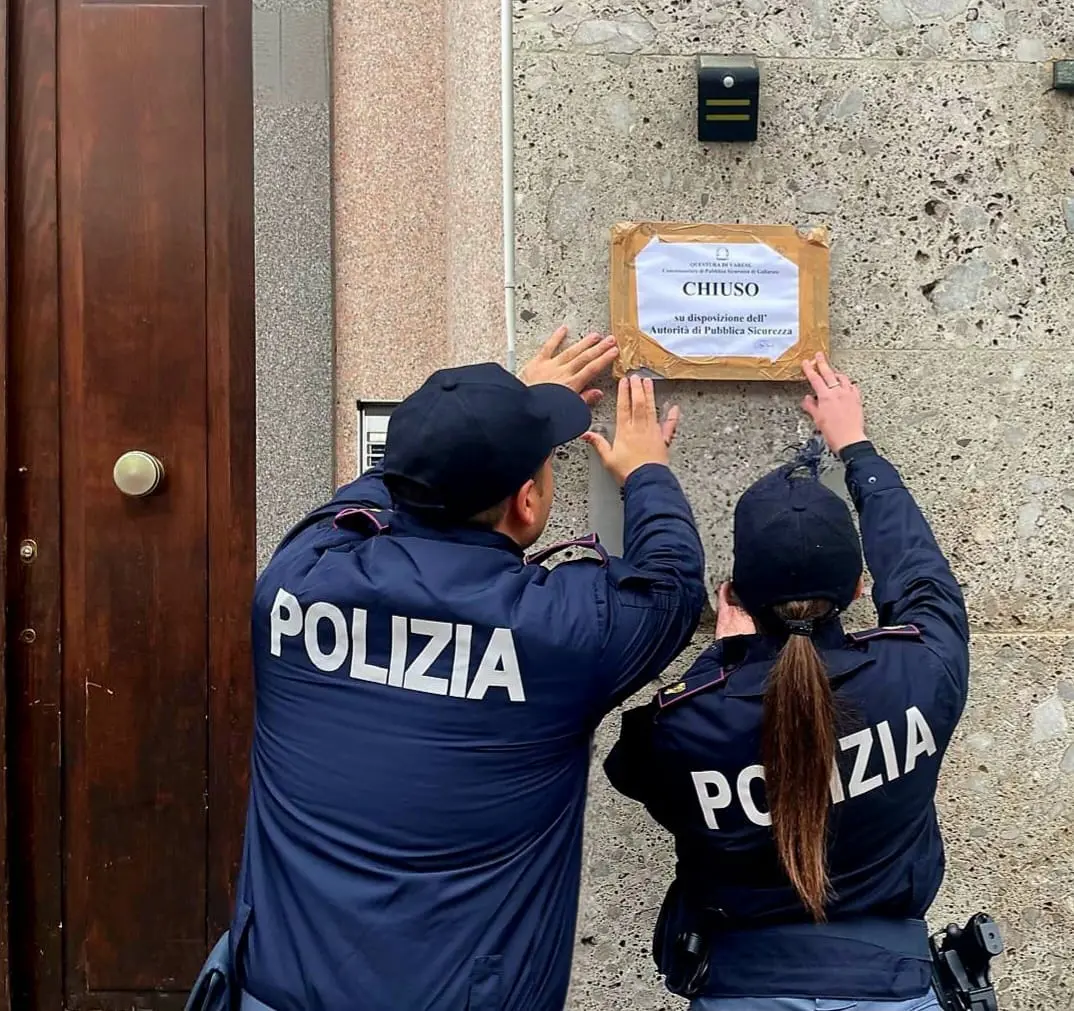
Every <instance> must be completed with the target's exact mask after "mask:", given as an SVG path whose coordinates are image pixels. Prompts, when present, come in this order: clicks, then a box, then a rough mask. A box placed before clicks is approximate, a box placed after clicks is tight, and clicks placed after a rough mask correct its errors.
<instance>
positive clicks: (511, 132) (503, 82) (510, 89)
mask: <svg viewBox="0 0 1074 1011" xmlns="http://www.w3.org/2000/svg"><path fill="white" fill-rule="evenodd" d="M512 7H513V0H500V126H501V129H502V135H501V141H500V145H501V160H502V163H503V302H504V316H505V319H506V324H507V369H508V371H509V372H514V371H515V366H516V362H515V339H516V336H517V332H518V326H517V323H516V320H515V49H514V32H513V26H512V21H513V16H514V12H513V9H512Z"/></svg>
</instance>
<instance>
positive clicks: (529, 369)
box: [518, 326, 619, 407]
mask: <svg viewBox="0 0 1074 1011" xmlns="http://www.w3.org/2000/svg"><path fill="white" fill-rule="evenodd" d="M566 337H567V328H566V327H565V326H561V327H560V328H559V329H558V330H557V331H556V332H555V333H554V334H552V336H551V337H549V338H548V340H547V341H545V343H544V347H542V348H541V350H540V351H538V352H537V356H536V357H535V358H534V359H533V361H531V362H530V363H529V364H528V365H526V366H525V368H523V369H522V371H521V372H520V373H519V376H518V378H519V379H521V380H522V382H524V383H525V384H526V385H527V386H536V385H537V384H538V383H559V384H560V385H561V386H566V387H569V388H570V389H572V390H574V392H575V393H577V394H580V395H581V397H582V399H583V400H584V401H585V402H586V403H587V404H589V406H590V407H592V406H593V405H594V404H596V403H598V402H599V401H600V399H601V398H602V397H603V396H604V394H603V393H601V392H600V390H591V389H587V388H586V387H588V386H589V384H590V383H591V382H593V380H594V379H596V378H597V376H599V375H600V374H601V373H602V372H604V371H605V369H607V368H608V367H609V366H610V365H611V364H612V362H614V361H615V359H616V358H617V357H618V355H619V348H618V347H617V346H616V343H615V338H614V337H601V335H600V334H599V333H591V334H586V335H585V337H583V338H582V339H581V340H580V341H577V342H575V343H574V344H572V345H571V346H570V347H569V348H565V349H564V350H563V351H560V350H559V348H560V345H562V344H563V341H564V340H565V339H566Z"/></svg>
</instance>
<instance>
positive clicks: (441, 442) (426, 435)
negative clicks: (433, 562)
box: [384, 362, 592, 521]
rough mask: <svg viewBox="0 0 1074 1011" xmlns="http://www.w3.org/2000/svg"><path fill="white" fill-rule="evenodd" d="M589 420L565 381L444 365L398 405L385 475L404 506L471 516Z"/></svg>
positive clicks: (489, 367)
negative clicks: (531, 381)
mask: <svg viewBox="0 0 1074 1011" xmlns="http://www.w3.org/2000/svg"><path fill="white" fill-rule="evenodd" d="M591 422H592V415H591V413H590V410H589V407H588V405H587V404H586V402H585V401H584V400H583V399H582V398H581V397H580V396H579V395H578V394H577V393H575V392H574V391H573V390H569V389H567V387H566V386H560V385H558V384H554V383H541V384H538V385H536V386H527V385H526V384H525V383H523V382H521V381H520V380H518V379H516V378H515V377H514V376H513V375H511V373H510V372H508V371H507V370H506V369H504V368H502V367H501V366H499V365H496V364H494V363H492V362H489V363H487V364H482V365H464V366H462V367H461V368H454V369H441V370H440V371H439V372H434V373H433V374H432V375H431V376H430V377H429V378H428V379H427V380H426V381H425V382H424V383H423V384H422V386H421V387H420V388H419V389H418V390H416V391H415V392H414V393H412V394H411V395H410V396H409V397H407V398H406V400H404V401H403V402H402V403H401V404H400V405H399V406H398V407H397V408H395V410H394V411H392V416H391V421H390V422H389V424H388V436H387V440H386V442H385V447H384V482H385V484H386V485H387V486H388V490H389V491H390V492H391V495H392V498H393V500H394V501H395V503H396V505H398V506H401V507H402V508H404V509H406V510H409V511H413V512H419V513H423V514H429V515H430V516H431V517H433V518H436V517H439V518H441V519H443V520H449V521H461V520H466V519H469V518H470V517H471V516H475V515H476V514H477V513H480V512H482V511H483V510H485V509H490V508H492V507H493V506H494V505H497V504H499V503H500V502H502V501H503V500H504V499H506V498H507V497H508V496H509V495H512V494H513V493H514V492H516V491H518V489H519V488H521V487H522V486H523V485H524V484H525V483H526V482H527V481H528V480H529V479H530V478H532V477H533V476H534V475H535V474H536V473H537V471H538V470H539V469H540V467H541V464H543V463H544V461H545V460H547V459H548V457H549V456H550V455H551V453H552V450H554V449H555V448H556V447H557V446H561V445H562V444H563V443H565V442H570V441H571V440H572V439H577V438H578V436H580V435H581V434H582V433H583V432H585V431H587V430H588V428H589V426H590V423H591Z"/></svg>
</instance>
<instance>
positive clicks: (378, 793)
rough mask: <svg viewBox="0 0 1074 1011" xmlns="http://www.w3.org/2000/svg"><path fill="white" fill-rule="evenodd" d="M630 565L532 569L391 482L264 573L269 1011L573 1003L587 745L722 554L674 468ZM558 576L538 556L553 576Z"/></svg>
mask: <svg viewBox="0 0 1074 1011" xmlns="http://www.w3.org/2000/svg"><path fill="white" fill-rule="evenodd" d="M623 497H624V543H625V551H624V556H623V558H611V557H608V556H607V554H606V553H604V552H603V551H602V550H601V549H600V547H599V544H598V543H597V541H596V539H595V538H592V539H589V540H584V541H580V542H574V543H575V550H576V552H577V553H578V554H579V555H580V557H576V558H574V559H572V560H562V557H561V564H557V565H549V564H548V559H547V558H546V557H544V555H547V554H548V553H547V552H546V553H543V555H542V556H540V557H538V558H537V559H529V560H527V559H526V558H525V557H524V556H523V552H522V551H521V549H520V548H519V547H518V546H517V545H516V544H515V543H514V542H513V541H511V540H510V539H508V538H507V537H505V536H503V535H501V534H499V533H496V532H492V531H489V530H487V529H475V528H453V529H438V528H435V527H431V526H428V525H426V524H424V523H423V522H422V521H421V520H419V519H418V518H416V517H415V516H414V515H412V514H408V513H405V512H403V511H395V512H393V511H391V509H390V506H391V502H390V499H389V496H388V494H387V491H386V489H385V487H384V484H383V482H382V481H381V480H380V477H379V475H378V474H377V473H376V472H371V473H369V474H367V475H365V476H363V477H362V478H360V479H359V480H358V481H356V482H354V483H353V484H350V485H348V486H346V487H344V488H343V489H341V490H340V491H339V493H338V494H337V495H336V497H335V498H334V499H333V501H332V502H331V503H330V504H328V505H327V506H325V507H324V508H322V509H320V510H317V511H316V512H314V513H313V514H312V515H311V516H310V517H308V518H307V519H306V520H305V521H304V522H303V523H302V524H300V525H299V527H298V528H296V530H295V531H293V532H292V533H291V534H290V535H289V536H288V538H287V539H286V540H285V542H284V544H283V545H282V546H281V547H280V548H279V549H278V550H277V552H276V554H275V556H274V557H273V558H272V560H271V561H270V563H269V564H268V566H267V567H266V569H265V571H264V573H263V574H262V575H261V577H260V578H259V580H258V583H257V588H256V591H255V599H254V607H253V650H254V658H255V678H256V723H255V735H254V746H253V757H252V768H251V786H250V802H249V812H248V817H247V826H246V837H245V850H244V858H243V866H242V871H241V875H240V881H239V885H238V888H237V904H236V911H235V916H234V920H233V923H232V929H231V936H232V942H231V943H232V957H233V961H234V963H235V965H236V968H237V978H238V981H239V983H240V984H241V985H242V986H243V988H244V989H245V990H246V991H247V992H248V993H249V994H251V995H252V996H253V997H255V998H257V999H258V1000H260V1001H262V1002H264V1003H265V1004H267V1005H269V1007H271V1008H273V1009H275V1011H494V1009H495V1011H554V1009H559V1008H561V1007H562V1006H563V1003H564V1000H565V994H566V990H567V984H568V978H569V972H570V965H571V953H572V947H573V934H574V928H575V918H576V908H577V900H578V889H579V878H580V864H581V843H582V820H583V818H582V816H583V809H584V804H585V795H586V783H587V772H588V767H589V761H590V755H591V736H592V733H593V731H594V729H595V727H596V726H597V724H598V723H599V722H600V720H601V718H602V717H603V716H604V715H606V714H607V713H608V712H609V710H611V709H612V708H613V707H615V706H616V705H618V704H619V703H620V702H621V701H622V700H623V699H625V698H626V697H628V696H630V695H631V694H633V693H634V692H636V691H637V690H638V689H639V688H641V687H642V686H643V685H644V684H646V683H647V682H649V681H652V680H654V679H655V678H656V677H657V676H658V675H659V673H660V671H661V670H662V669H663V668H664V667H665V666H666V665H667V664H668V663H669V662H670V661H671V660H672V659H673V658H674V657H675V656H676V655H677V654H678V653H679V652H680V651H681V650H682V649H683V647H684V646H685V644H686V643H687V642H688V641H689V640H690V638H691V636H692V634H693V633H694V631H695V629H696V626H697V622H698V621H699V619H700V615H701V611H702V608H703V606H704V602H705V588H704V581H703V556H702V549H701V544H700V541H699V539H698V535H697V531H696V528H695V525H694V520H693V516H692V514H691V511H690V508H689V505H688V504H687V502H686V499H685V497H684V496H683V493H682V490H681V488H680V487H679V484H678V482H677V481H676V479H675V477H674V476H673V475H672V473H671V471H670V470H669V469H668V468H667V467H664V466H659V465H647V466H644V467H642V468H640V469H639V470H637V471H635V472H634V473H633V474H632V475H631V476H630V477H629V478H628V480H627V482H626V485H625V488H624V491H623ZM542 563H543V564H542Z"/></svg>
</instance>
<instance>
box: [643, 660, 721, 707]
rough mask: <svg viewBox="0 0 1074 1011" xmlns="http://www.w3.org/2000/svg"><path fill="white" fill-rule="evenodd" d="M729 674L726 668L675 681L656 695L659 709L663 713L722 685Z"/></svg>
mask: <svg viewBox="0 0 1074 1011" xmlns="http://www.w3.org/2000/svg"><path fill="white" fill-rule="evenodd" d="M729 673H730V672H729V671H728V670H727V668H726V667H720V668H718V669H717V670H716V671H715V672H713V671H704V672H703V673H698V674H695V675H694V676H693V677H688V678H686V679H685V680H683V681H675V682H673V683H672V684H670V685H668V686H667V687H666V688H661V689H660V691H658V692H657V693H656V705H657V709H658V710H659V711H660V712H663V711H664V710H665V709H667V708H669V707H670V706H673V705H675V704H676V703H679V702H682V701H683V699H688V698H691V697H692V696H694V695H697V694H698V693H699V692H703V691H705V690H706V689H709V688H715V687H717V685H722V684H723V683H724V682H725V681H726V680H727V675H728V674H729Z"/></svg>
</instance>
